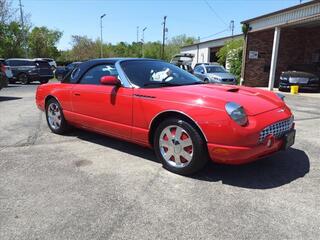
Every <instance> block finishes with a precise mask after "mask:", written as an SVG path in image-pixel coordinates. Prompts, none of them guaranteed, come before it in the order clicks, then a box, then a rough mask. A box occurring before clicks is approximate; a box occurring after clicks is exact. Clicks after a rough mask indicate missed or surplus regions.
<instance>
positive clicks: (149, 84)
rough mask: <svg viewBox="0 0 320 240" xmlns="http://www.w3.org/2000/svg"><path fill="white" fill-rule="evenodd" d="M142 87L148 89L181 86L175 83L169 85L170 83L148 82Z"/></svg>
mask: <svg viewBox="0 0 320 240" xmlns="http://www.w3.org/2000/svg"><path fill="white" fill-rule="evenodd" d="M143 86H144V87H148V86H161V87H165V86H181V84H177V83H171V82H148V83H145V84H143Z"/></svg>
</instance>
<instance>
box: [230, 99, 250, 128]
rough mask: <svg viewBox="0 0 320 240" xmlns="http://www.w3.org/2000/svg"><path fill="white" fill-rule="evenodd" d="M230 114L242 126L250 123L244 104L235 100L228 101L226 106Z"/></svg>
mask: <svg viewBox="0 0 320 240" xmlns="http://www.w3.org/2000/svg"><path fill="white" fill-rule="evenodd" d="M225 108H226V111H227V113H228V114H229V116H230V117H231V118H232V119H233V120H234V121H235V122H236V123H238V124H239V125H240V126H244V125H246V124H247V123H248V118H247V114H246V113H245V111H244V109H243V107H242V106H240V105H239V104H237V103H234V102H228V103H227V104H226V106H225Z"/></svg>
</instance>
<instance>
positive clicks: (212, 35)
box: [200, 28, 229, 40]
mask: <svg viewBox="0 0 320 240" xmlns="http://www.w3.org/2000/svg"><path fill="white" fill-rule="evenodd" d="M228 31H229V28H226V29H224V30H222V31H220V32H217V33H214V34H211V35H209V36H205V37H201V38H200V40H203V39H206V38H211V37H214V36H216V35H218V34H220V33H224V32H228Z"/></svg>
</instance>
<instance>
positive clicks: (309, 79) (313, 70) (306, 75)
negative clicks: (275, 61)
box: [279, 64, 320, 91]
mask: <svg viewBox="0 0 320 240" xmlns="http://www.w3.org/2000/svg"><path fill="white" fill-rule="evenodd" d="M292 85H297V86H299V88H301V89H306V90H314V91H320V66H319V65H316V64H302V65H293V66H290V67H289V68H288V71H286V72H282V73H281V75H280V82H279V90H280V91H285V90H289V89H290V86H292Z"/></svg>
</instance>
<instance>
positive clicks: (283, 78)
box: [280, 76, 289, 81]
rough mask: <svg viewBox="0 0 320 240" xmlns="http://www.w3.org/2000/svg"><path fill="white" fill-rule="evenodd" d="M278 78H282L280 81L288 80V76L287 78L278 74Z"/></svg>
mask: <svg viewBox="0 0 320 240" xmlns="http://www.w3.org/2000/svg"><path fill="white" fill-rule="evenodd" d="M280 80H282V81H288V80H289V78H288V77H282V76H280Z"/></svg>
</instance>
